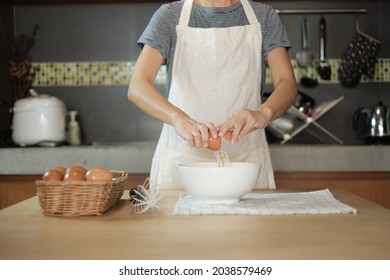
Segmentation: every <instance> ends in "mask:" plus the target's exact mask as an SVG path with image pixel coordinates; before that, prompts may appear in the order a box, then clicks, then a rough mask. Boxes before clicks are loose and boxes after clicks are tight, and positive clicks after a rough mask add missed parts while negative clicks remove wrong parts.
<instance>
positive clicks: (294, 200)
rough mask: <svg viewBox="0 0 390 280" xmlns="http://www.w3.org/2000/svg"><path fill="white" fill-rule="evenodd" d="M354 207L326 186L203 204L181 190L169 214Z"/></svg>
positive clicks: (296, 212)
mask: <svg viewBox="0 0 390 280" xmlns="http://www.w3.org/2000/svg"><path fill="white" fill-rule="evenodd" d="M356 212H357V210H356V209H354V208H352V207H350V206H348V205H346V204H344V203H342V202H340V201H339V200H337V199H335V197H334V196H333V195H332V193H331V192H330V191H329V190H328V189H325V190H320V191H311V192H298V193H272V194H255V193H250V194H247V195H245V196H244V197H243V198H242V199H241V200H240V201H239V202H237V203H234V204H207V203H205V202H203V201H202V200H199V199H196V198H194V197H192V196H191V195H189V194H186V193H182V194H181V195H180V198H179V200H178V201H177V202H176V205H175V208H174V209H173V213H172V214H173V215H305V214H356Z"/></svg>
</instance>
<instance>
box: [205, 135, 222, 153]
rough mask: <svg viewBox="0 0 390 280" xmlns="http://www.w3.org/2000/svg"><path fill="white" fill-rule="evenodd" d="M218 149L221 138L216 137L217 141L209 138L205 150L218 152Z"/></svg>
mask: <svg viewBox="0 0 390 280" xmlns="http://www.w3.org/2000/svg"><path fill="white" fill-rule="evenodd" d="M220 148H221V137H218V138H217V139H214V138H213V137H210V141H209V144H208V146H207V149H209V150H212V151H218V150H219V149H220Z"/></svg>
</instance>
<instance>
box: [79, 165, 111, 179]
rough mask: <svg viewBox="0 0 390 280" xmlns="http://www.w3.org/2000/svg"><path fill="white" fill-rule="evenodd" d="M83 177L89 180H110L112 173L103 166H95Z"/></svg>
mask: <svg viewBox="0 0 390 280" xmlns="http://www.w3.org/2000/svg"><path fill="white" fill-rule="evenodd" d="M85 177H86V179H87V181H91V182H111V180H112V173H111V172H110V171H109V170H107V169H105V168H101V167H96V168H91V169H90V170H88V171H87V173H86V174H85Z"/></svg>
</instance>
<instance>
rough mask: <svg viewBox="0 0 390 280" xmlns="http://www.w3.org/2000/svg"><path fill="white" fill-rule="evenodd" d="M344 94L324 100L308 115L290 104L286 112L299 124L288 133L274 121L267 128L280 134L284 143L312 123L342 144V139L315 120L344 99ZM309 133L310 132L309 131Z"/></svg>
mask: <svg viewBox="0 0 390 280" xmlns="http://www.w3.org/2000/svg"><path fill="white" fill-rule="evenodd" d="M344 97H345V96H344V95H342V96H340V97H339V98H336V99H333V100H330V101H326V102H323V103H321V104H320V105H318V106H317V107H315V108H314V109H313V111H312V112H311V113H310V115H306V114H304V113H302V112H301V111H299V110H298V109H297V108H296V107H295V106H291V107H290V108H289V109H288V111H287V114H290V115H292V116H294V117H296V118H297V120H299V121H300V122H299V125H297V127H295V128H294V129H293V131H291V132H290V133H286V132H285V131H283V130H282V129H280V128H279V127H278V126H276V125H275V123H274V122H271V123H270V124H269V126H268V127H269V129H270V130H271V131H272V132H274V133H275V134H277V135H279V136H281V138H282V139H283V140H282V141H281V142H280V144H282V145H283V144H285V143H287V142H288V141H290V140H291V139H293V138H294V137H295V136H296V135H297V134H299V133H300V132H302V131H303V130H305V129H307V128H308V127H309V126H310V125H314V126H316V127H318V128H319V129H320V130H322V131H323V132H324V133H325V134H327V135H329V136H330V137H331V138H333V139H334V140H335V141H336V142H338V143H339V144H344V142H343V141H341V140H340V139H339V138H338V137H336V136H335V135H334V134H333V133H331V132H330V131H329V130H327V129H326V128H325V127H323V126H322V125H320V124H319V123H318V122H317V120H318V119H319V118H320V117H322V116H323V115H324V114H325V113H327V112H328V111H329V110H330V109H332V108H333V107H334V106H336V105H337V104H338V103H339V102H340V101H341V100H343V99H344ZM309 133H310V132H309ZM312 135H313V136H315V137H317V138H318V136H317V135H315V134H312Z"/></svg>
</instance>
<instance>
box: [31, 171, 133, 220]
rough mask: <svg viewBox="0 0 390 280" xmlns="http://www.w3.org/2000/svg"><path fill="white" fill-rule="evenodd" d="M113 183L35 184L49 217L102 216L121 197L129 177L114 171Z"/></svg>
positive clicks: (124, 173)
mask: <svg viewBox="0 0 390 280" xmlns="http://www.w3.org/2000/svg"><path fill="white" fill-rule="evenodd" d="M111 173H112V175H113V179H112V181H111V182H107V183H102V182H88V181H74V182H69V181H41V180H38V181H36V182H35V184H36V186H37V189H38V199H39V204H40V206H41V208H42V211H43V214H44V215H46V216H87V215H102V214H103V213H104V212H106V211H107V210H109V209H110V208H111V207H112V206H114V205H115V204H116V203H117V202H118V201H119V199H120V198H121V197H122V195H123V192H124V189H125V186H126V182H127V177H128V173H127V172H124V171H117V170H111Z"/></svg>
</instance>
